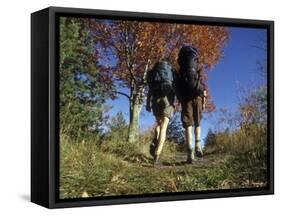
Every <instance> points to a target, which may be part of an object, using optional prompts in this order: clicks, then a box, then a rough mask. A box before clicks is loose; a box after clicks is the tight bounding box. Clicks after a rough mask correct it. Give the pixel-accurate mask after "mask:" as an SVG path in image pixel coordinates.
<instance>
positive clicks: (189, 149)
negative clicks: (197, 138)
mask: <svg viewBox="0 0 281 216" xmlns="http://www.w3.org/2000/svg"><path fill="white" fill-rule="evenodd" d="M185 140H186V145H187V162H188V163H192V161H193V158H194V156H193V152H192V126H188V127H187V128H186V130H185Z"/></svg>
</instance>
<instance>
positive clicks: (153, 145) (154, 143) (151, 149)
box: [149, 139, 157, 158]
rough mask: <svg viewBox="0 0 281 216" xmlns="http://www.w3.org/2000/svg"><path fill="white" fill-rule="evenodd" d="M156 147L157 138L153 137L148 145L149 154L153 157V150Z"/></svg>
mask: <svg viewBox="0 0 281 216" xmlns="http://www.w3.org/2000/svg"><path fill="white" fill-rule="evenodd" d="M156 147H157V139H153V141H152V143H151V144H150V146H149V154H150V155H151V156H152V157H153V158H154V157H155V151H156Z"/></svg>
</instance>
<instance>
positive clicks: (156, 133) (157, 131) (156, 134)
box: [154, 119, 161, 143]
mask: <svg viewBox="0 0 281 216" xmlns="http://www.w3.org/2000/svg"><path fill="white" fill-rule="evenodd" d="M156 122H157V125H156V127H155V131H154V132H155V133H154V139H155V140H156V143H158V141H159V136H160V126H161V119H156Z"/></svg>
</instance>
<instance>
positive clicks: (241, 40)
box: [107, 27, 267, 139]
mask: <svg viewBox="0 0 281 216" xmlns="http://www.w3.org/2000/svg"><path fill="white" fill-rule="evenodd" d="M266 37H267V34H266V30H265V29H256V28H237V27H232V28H230V40H229V42H228V44H227V45H226V46H225V48H224V57H223V58H222V59H221V60H220V61H219V63H218V64H217V65H216V66H215V67H214V68H213V69H212V70H211V71H208V77H209V79H208V86H209V89H210V92H211V95H212V98H213V100H214V103H215V105H216V107H217V109H219V108H228V109H231V110H234V109H235V108H237V103H238V95H237V87H238V86H243V87H249V86H257V85H259V84H260V83H262V82H264V80H263V79H262V77H261V76H259V75H258V74H257V72H256V71H257V61H259V60H262V59H264V58H266V56H265V52H264V50H262V49H257V48H256V47H255V46H262V41H266V39H267V38H266ZM122 91H125V92H126V91H127V90H126V89H122ZM107 103H108V104H110V105H112V109H111V110H110V112H109V114H110V116H114V115H115V114H116V113H117V112H118V111H122V112H123V114H124V115H125V117H126V120H127V122H128V120H129V103H128V99H127V98H125V97H123V96H121V97H119V98H118V99H116V100H114V101H112V100H108V101H107ZM212 122H213V121H212V120H211V119H210V118H208V117H207V116H205V117H204V119H203V121H202V139H204V138H205V136H206V134H207V131H208V129H209V128H212V127H213V125H212ZM154 123H155V119H154V116H153V115H152V114H151V113H148V112H147V111H146V110H145V107H143V109H142V112H141V116H140V128H141V130H145V129H147V128H148V127H151V126H152V125H153V124H154Z"/></svg>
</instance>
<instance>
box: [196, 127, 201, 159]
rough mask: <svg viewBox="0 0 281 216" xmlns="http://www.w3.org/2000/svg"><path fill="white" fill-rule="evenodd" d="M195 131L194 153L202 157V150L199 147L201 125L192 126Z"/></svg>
mask: <svg viewBox="0 0 281 216" xmlns="http://www.w3.org/2000/svg"><path fill="white" fill-rule="evenodd" d="M194 133H195V153H196V156H197V157H203V152H202V149H201V127H200V126H197V127H195V128H194Z"/></svg>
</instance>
